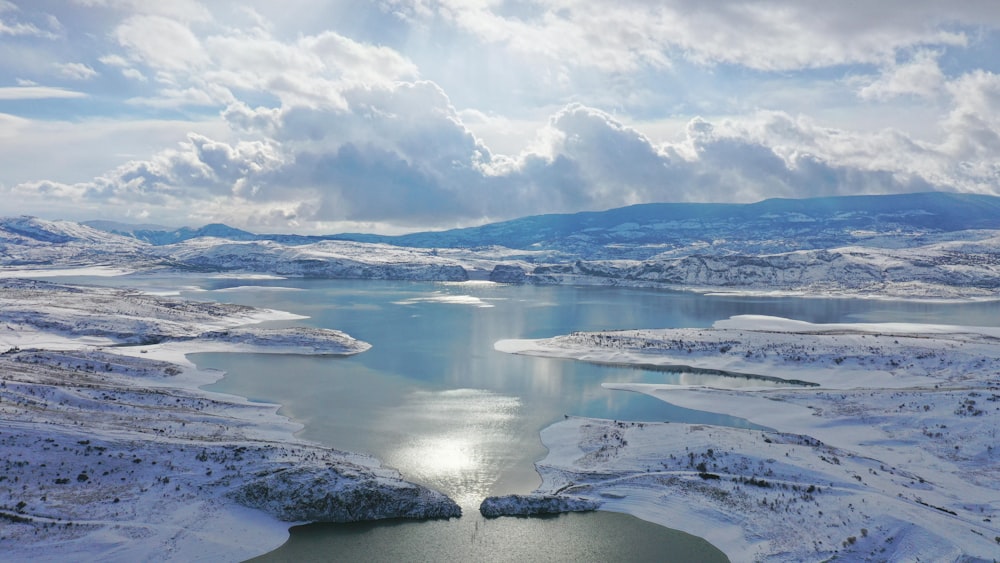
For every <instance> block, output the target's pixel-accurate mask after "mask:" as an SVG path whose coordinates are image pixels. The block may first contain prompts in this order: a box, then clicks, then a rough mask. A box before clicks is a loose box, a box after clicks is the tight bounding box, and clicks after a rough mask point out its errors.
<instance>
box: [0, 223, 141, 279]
mask: <svg viewBox="0 0 1000 563" xmlns="http://www.w3.org/2000/svg"><path fill="white" fill-rule="evenodd" d="M148 246H149V245H147V244H145V243H142V242H140V241H137V240H135V239H132V238H128V237H123V236H120V235H115V234H112V233H108V232H106V231H101V230H98V229H94V228H91V227H88V226H86V225H81V224H79V223H73V222H71V221H46V220H44V219H38V218H36V217H26V216H22V217H7V218H3V219H0V265H3V266H28V267H51V266H62V267H71V266H77V267H89V266H95V265H112V264H132V265H133V267H137V266H142V265H143V264H147V263H148V262H149V257H148V255H147V254H146V253H145V252H144V250H145V248H146V247H148Z"/></svg>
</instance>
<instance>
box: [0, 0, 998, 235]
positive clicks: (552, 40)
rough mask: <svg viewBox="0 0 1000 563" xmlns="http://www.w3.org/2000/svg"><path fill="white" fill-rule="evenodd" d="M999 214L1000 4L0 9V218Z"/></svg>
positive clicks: (154, 0) (436, 220)
mask: <svg viewBox="0 0 1000 563" xmlns="http://www.w3.org/2000/svg"><path fill="white" fill-rule="evenodd" d="M928 190H943V191H959V192H974V193H984V194H1000V5H998V4H997V2H996V1H995V0H952V1H950V2H943V1H940V0H878V1H871V0H864V1H860V0H840V1H830V0H822V1H819V0H754V1H745V0H717V1H713V2H705V1H703V0H619V1H617V2H594V1H591V0H377V1H371V2H363V1H336V0H334V1H315V0H283V1H282V2H274V1H270V0H239V1H234V2H229V1H225V0H213V1H208V0H205V1H199V0H171V1H170V2H162V1H158V0H23V1H22V0H0V216H13V215H22V214H27V215H35V216H39V217H43V218H47V219H68V220H76V221H79V220H88V219H105V220H116V221H122V222H128V223H146V224H158V225H164V226H169V227H179V226H185V225H187V226H200V225H203V224H207V223H213V222H222V223H226V224H229V225H232V226H234V227H239V228H244V229H248V230H251V231H254V232H299V233H335V232H348V231H350V232H378V233H385V234H396V233H402V232H410V231H416V230H428V229H447V228H453V227H461V226H471V225H478V224H482V223H486V222H491V221H499V220H504V219H510V218H515V217H521V216H526V215H537V214H541V213H563V212H576V211H585V210H587V211H592V210H603V209H610V208H615V207H621V206H625V205H631V204H636V203H647V202H748V203H749V202H754V201H759V200H762V199H766V198H773V197H783V198H800V197H815V196H829V195H853V194H880V193H901V192H916V191H928Z"/></svg>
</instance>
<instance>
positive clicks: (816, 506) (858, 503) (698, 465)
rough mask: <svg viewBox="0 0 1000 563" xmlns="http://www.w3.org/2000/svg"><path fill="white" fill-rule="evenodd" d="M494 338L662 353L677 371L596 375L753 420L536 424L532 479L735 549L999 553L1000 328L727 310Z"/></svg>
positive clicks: (626, 354) (767, 554)
mask: <svg viewBox="0 0 1000 563" xmlns="http://www.w3.org/2000/svg"><path fill="white" fill-rule="evenodd" d="M496 347H497V349H498V350H502V351H506V352H511V353H520V354H532V355H540V356H549V357H563V358H575V359H579V360H585V361H594V362H607V363H617V364H638V365H650V366H658V367H661V368H662V367H673V368H676V369H677V370H678V371H679V372H687V373H689V374H690V375H689V376H685V375H681V376H680V377H679V379H678V381H677V382H676V383H674V384H662V385H660V384H620V385H615V384H606V387H610V388H612V389H620V390H629V391H637V392H642V393H647V394H649V395H651V396H653V397H657V398H660V399H662V400H664V401H667V402H670V403H673V404H676V405H679V406H683V407H688V408H695V409H700V410H706V411H711V412H720V413H726V414H730V415H733V416H736V417H741V418H744V419H746V420H747V421H749V422H751V423H754V424H756V425H759V426H760V427H764V428H766V429H764V430H748V429H744V428H732V427H721V426H708V425H693V424H679V423H636V422H628V421H609V420H594V419H583V418H568V419H567V420H564V421H561V422H559V423H556V424H554V425H553V426H551V427H549V428H547V429H545V430H544V431H543V432H542V440H543V442H544V443H545V445H546V446H547V447H548V448H549V454H548V456H547V457H546V458H545V459H544V460H542V461H541V462H539V463H538V464H537V468H538V471H539V473H540V474H541V475H542V478H543V484H542V486H541V487H540V488H539V489H538V490H537V491H536V493H537V494H538V495H566V496H569V497H572V498H574V499H580V498H582V499H590V500H593V501H598V502H600V503H601V506H602V509H605V510H613V511H621V512H627V513H630V514H634V515H636V516H639V517H642V518H644V519H647V520H650V521H653V522H657V523H660V524H663V525H666V526H669V527H673V528H678V529H681V530H685V531H689V532H691V533H695V534H697V535H700V536H702V537H705V538H706V539H707V540H708V541H710V542H711V543H712V544H714V545H716V546H717V547H719V548H720V549H722V550H723V551H724V552H725V553H726V554H727V555H728V556H729V557H730V558H732V560H734V561H750V560H768V561H803V560H818V559H827V558H830V557H848V558H856V559H864V560H888V561H914V560H917V559H918V558H919V560H928V561H929V560H933V561H963V560H985V561H990V560H994V559H995V558H996V557H997V554H998V553H1000V524H998V521H1000V451H998V449H997V447H996V444H997V434H998V431H1000V376H998V374H1000V330H998V329H995V328H977V327H949V326H940V325H912V324H834V325H813V324H809V323H803V322H797V321H790V320H786V319H778V318H773V317H756V316H741V317H734V318H732V319H729V320H726V321H720V322H718V323H716V325H715V326H713V327H712V328H710V329H663V330H637V331H620V332H598V333H576V334H572V335H567V336H562V337H556V338H551V339H545V340H535V341H526V340H518V341H501V342H498V343H497V344H496ZM692 368H694V369H692ZM756 376H767V379H761V380H760V385H753V384H752V383H751V384H750V385H747V378H748V377H750V378H753V377H756ZM686 377H690V379H689V380H687V379H685V378H686ZM727 378H734V379H733V381H738V382H739V385H730V384H727ZM775 379H779V380H780V379H783V380H797V381H800V382H801V384H797V385H792V384H789V385H787V386H777V387H776V386H775ZM751 382H752V379H751ZM807 383H808V384H807Z"/></svg>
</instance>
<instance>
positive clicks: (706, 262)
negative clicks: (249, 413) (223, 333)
mask: <svg viewBox="0 0 1000 563" xmlns="http://www.w3.org/2000/svg"><path fill="white" fill-rule="evenodd" d="M102 225H104V226H105V227H109V225H108V224H105V223H102ZM115 225H116V224H115ZM115 225H111V226H115ZM116 229H118V230H121V232H126V231H128V229H125V228H123V227H122V226H121V225H117V227H116ZM128 232H129V233H130V234H131V235H132V236H139V235H138V234H137V233H138V232H139V231H137V230H133V231H128ZM159 233H160V234H158V235H155V236H152V235H150V237H147V238H149V240H155V243H156V244H149V243H146V242H142V241H140V240H138V239H136V238H130V237H126V236H120V235H115V234H111V233H107V232H103V231H99V230H96V229H93V228H90V227H87V226H83V225H78V224H75V223H68V222H64V221H59V222H53V221H42V220H39V219H33V218H28V217H17V218H11V219H0V274H3V270H6V271H7V273H6V275H12V273H11V269H12V268H21V269H24V268H70V267H84V266H95V265H99V266H104V267H108V268H117V269H120V270H132V271H134V270H143V269H151V268H173V269H177V270H185V271H190V270H195V271H202V272H204V271H228V272H233V271H235V272H249V273H267V274H274V275H281V276H307V277H323V278H352V279H396V280H424V281H428V280H431V281H462V280H466V279H470V278H486V277H489V278H490V279H492V280H493V281H497V282H503V283H537V284H565V283H573V284H601V285H640V286H652V287H671V288H689V289H690V288H697V289H708V290H712V289H725V290H728V291H768V292H775V291H777V292H786V293H808V294H830V293H837V294H851V295H856V294H866V295H887V296H903V297H945V298H954V297H960V298H961V297H996V296H998V295H1000V198H996V197H991V196H979V195H970V194H946V193H925V194H905V195H894V196H859V197H839V198H819V199H807V200H767V201H763V202H760V203H756V204H750V205H737V204H650V205H640V206H633V207H627V208H622V209H614V210H610V211H605V212H601V213H580V214H575V215H546V216H538V217H527V218H524V219H518V220H515V221H508V222H504V223H495V224H492V225H485V226H482V227H476V228H473V229H459V230H453V231H445V232H438V233H416V234H412V235H405V236H401V237H378V236H368V235H364V236H362V235H331V236H329V237H302V236H297V235H254V234H252V233H247V232H246V231H239V230H236V229H232V228H230V227H226V226H225V225H209V226H207V227H203V228H202V229H181V230H178V231H171V232H159ZM144 236H145V235H144ZM336 238H340V239H349V238H355V239H358V240H333V239H336ZM172 241H176V242H172ZM168 242H172V243H171V244H166V243H168ZM389 242H392V244H389ZM22 275H23V274H22ZM29 275H30V273H29Z"/></svg>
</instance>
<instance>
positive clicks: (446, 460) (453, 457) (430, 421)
mask: <svg viewBox="0 0 1000 563" xmlns="http://www.w3.org/2000/svg"><path fill="white" fill-rule="evenodd" d="M520 407H521V401H520V400H519V399H518V398H516V397H508V396H505V395H499V394H496V393H491V392H489V391H482V390H477V389H455V390H449V391H440V392H430V391H416V392H414V393H411V394H410V395H408V396H407V397H406V398H404V403H403V405H401V406H400V407H398V408H395V409H392V410H387V411H384V412H383V413H380V414H382V415H383V416H379V417H377V419H376V420H377V421H378V422H377V424H378V425H384V426H385V427H386V429H387V430H389V431H391V432H397V433H400V434H403V435H404V436H401V439H400V440H399V441H398V442H397V443H398V446H397V447H396V448H395V449H394V450H393V451H392V452H391V453H389V454H388V455H386V456H385V461H386V462H387V464H388V465H391V466H394V467H401V468H406V470H405V473H406V477H407V478H410V479H414V480H417V481H420V482H422V483H424V484H427V485H429V486H431V487H434V488H436V489H438V490H440V491H442V492H443V493H445V494H447V495H449V496H451V497H452V498H454V499H455V500H456V501H457V502H458V503H459V504H461V505H463V506H478V503H479V502H480V501H482V499H483V498H485V497H486V496H488V495H489V494H490V492H491V491H490V489H491V487H492V486H493V484H494V482H495V480H496V478H497V476H498V475H499V473H500V472H501V471H502V470H503V468H504V467H505V466H506V465H507V462H508V461H509V460H506V459H505V455H506V453H505V452H506V450H508V449H509V443H510V442H513V441H517V435H516V432H515V429H514V428H513V427H512V425H513V424H514V423H516V421H517V417H518V411H519V409H520Z"/></svg>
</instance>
